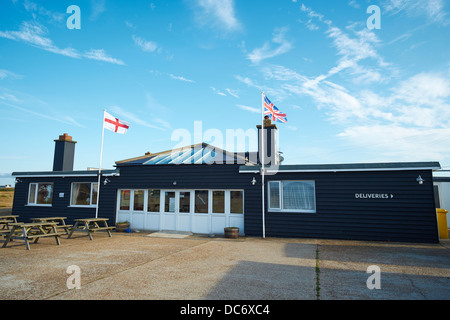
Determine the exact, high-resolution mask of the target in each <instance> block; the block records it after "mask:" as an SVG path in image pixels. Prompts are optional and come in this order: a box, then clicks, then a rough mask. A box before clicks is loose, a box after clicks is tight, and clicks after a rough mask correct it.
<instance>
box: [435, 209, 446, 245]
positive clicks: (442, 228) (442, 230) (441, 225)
mask: <svg viewBox="0 0 450 320" xmlns="http://www.w3.org/2000/svg"><path fill="white" fill-rule="evenodd" d="M436 213H437V220H438V229H439V238H440V239H448V226H447V213H448V211H447V210H445V209H439V208H438V209H436Z"/></svg>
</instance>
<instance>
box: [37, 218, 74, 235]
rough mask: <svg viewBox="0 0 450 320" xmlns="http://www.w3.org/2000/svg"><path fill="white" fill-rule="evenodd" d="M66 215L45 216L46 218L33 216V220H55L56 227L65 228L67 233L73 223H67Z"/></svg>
mask: <svg viewBox="0 0 450 320" xmlns="http://www.w3.org/2000/svg"><path fill="white" fill-rule="evenodd" d="M66 219H67V218H66V217H45V218H32V219H31V220H32V221H33V222H55V223H56V229H64V231H65V232H66V234H67V235H68V234H69V230H70V229H71V228H72V227H73V225H72V224H66V221H65V220H66Z"/></svg>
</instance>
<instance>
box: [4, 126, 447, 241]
mask: <svg viewBox="0 0 450 320" xmlns="http://www.w3.org/2000/svg"><path fill="white" fill-rule="evenodd" d="M258 130H259V136H260V137H261V127H260V126H258ZM265 130H266V135H265V136H264V137H265V139H264V150H269V153H267V152H265V153H266V157H265V158H264V164H266V166H265V170H264V172H265V174H264V204H265V209H264V217H263V209H262V203H263V201H262V200H263V199H262V195H263V191H262V179H263V177H262V175H261V164H260V162H259V161H258V159H259V152H258V153H251V152H246V153H232V152H227V151H225V150H222V149H219V148H216V147H214V146H212V145H209V144H205V143H203V144H197V145H192V146H187V147H185V148H180V149H176V150H169V151H165V152H160V153H156V154H154V153H147V154H145V155H144V156H141V157H136V158H133V159H127V160H123V161H118V162H116V166H115V169H113V170H106V171H102V175H101V180H100V181H101V185H100V197H99V207H98V216H99V217H104V218H109V219H110V222H112V223H115V222H121V221H129V222H130V223H131V227H132V228H133V229H137V230H148V231H158V230H176V231H186V232H192V233H199V234H223V233H224V228H225V227H239V229H240V234H241V235H247V236H257V237H260V236H263V235H265V236H267V237H295V238H321V239H348V240H373V241H399V242H421V243H436V242H438V241H439V239H438V230H437V221H436V211H435V203H434V201H435V200H434V193H433V178H432V172H433V170H438V169H440V165H439V163H438V162H400V163H372V164H370V163H363V164H338V165H284V164H282V162H281V157H280V156H279V152H278V148H277V143H276V141H277V139H276V135H277V127H276V126H275V125H271V124H267V125H265ZM260 140H261V141H259V143H258V146H259V149H260V150H261V149H262V142H263V141H262V140H263V139H260ZM75 143H76V142H74V141H72V138H71V137H70V136H68V135H66V134H65V135H62V136H60V137H59V139H58V140H55V158H54V169H53V171H50V172H15V173H13V176H15V177H16V189H15V196H14V204H13V214H17V215H19V216H20V220H22V221H27V220H28V219H30V218H32V217H42V216H46V217H47V216H64V217H67V218H68V220H69V221H70V220H73V219H77V218H91V217H95V215H96V206H97V203H96V202H97V190H98V188H97V179H98V171H95V170H94V171H90V170H87V171H73V161H74V148H75ZM261 154H262V153H261Z"/></svg>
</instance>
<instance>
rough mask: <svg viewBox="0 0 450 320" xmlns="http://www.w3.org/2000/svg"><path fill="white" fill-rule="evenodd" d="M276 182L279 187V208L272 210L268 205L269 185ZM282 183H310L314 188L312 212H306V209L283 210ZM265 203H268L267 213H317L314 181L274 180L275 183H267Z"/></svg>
mask: <svg viewBox="0 0 450 320" xmlns="http://www.w3.org/2000/svg"><path fill="white" fill-rule="evenodd" d="M274 182H277V183H278V186H279V191H280V192H279V201H278V203H279V205H280V206H279V208H272V207H271V203H270V184H271V183H274ZM283 182H312V183H313V186H314V210H306V209H300V210H296V209H283ZM267 200H268V201H267V202H268V207H267V209H268V211H269V212H295V213H317V202H316V182H315V180H276V181H268V188H267Z"/></svg>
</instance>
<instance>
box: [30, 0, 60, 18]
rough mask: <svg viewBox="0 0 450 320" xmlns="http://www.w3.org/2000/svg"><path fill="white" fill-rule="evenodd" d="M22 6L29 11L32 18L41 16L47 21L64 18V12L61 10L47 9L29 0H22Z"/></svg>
mask: <svg viewBox="0 0 450 320" xmlns="http://www.w3.org/2000/svg"><path fill="white" fill-rule="evenodd" d="M23 6H24V8H25V10H27V11H28V12H29V13H31V15H32V16H33V18H34V19H36V17H37V16H38V15H39V16H42V17H44V18H45V19H46V20H47V21H50V22H61V21H63V20H64V17H65V15H64V13H62V12H53V11H50V10H47V9H46V8H44V7H43V6H41V5H39V4H36V3H34V2H32V1H30V0H25V1H24V2H23Z"/></svg>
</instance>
